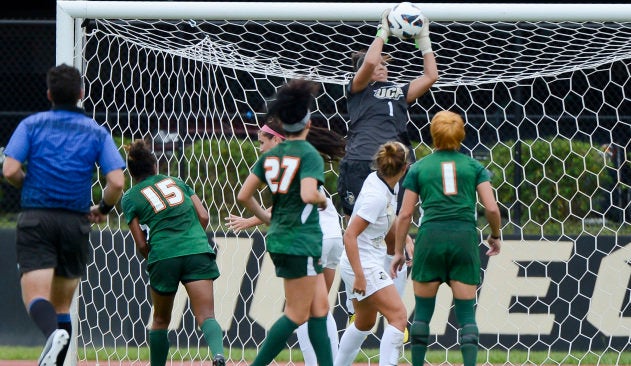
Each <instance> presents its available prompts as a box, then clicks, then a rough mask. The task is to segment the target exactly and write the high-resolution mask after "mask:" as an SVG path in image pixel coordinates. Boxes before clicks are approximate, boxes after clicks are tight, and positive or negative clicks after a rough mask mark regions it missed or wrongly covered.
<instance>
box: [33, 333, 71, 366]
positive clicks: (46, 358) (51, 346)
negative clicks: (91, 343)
mask: <svg viewBox="0 0 631 366" xmlns="http://www.w3.org/2000/svg"><path fill="white" fill-rule="evenodd" d="M69 339H70V336H69V335H68V332H66V330H65V329H57V330H55V331H54V332H53V334H51V335H50V337H48V340H47V341H46V345H45V346H44V350H43V351H42V354H41V355H40V356H39V360H38V361H37V365H38V366H58V365H57V355H59V352H61V350H63V349H64V346H65V345H66V344H67V343H68V340H69ZM59 366H60V365H59Z"/></svg>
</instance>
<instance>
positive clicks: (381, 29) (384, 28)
mask: <svg viewBox="0 0 631 366" xmlns="http://www.w3.org/2000/svg"><path fill="white" fill-rule="evenodd" d="M390 10H391V9H386V10H384V11H383V13H381V22H380V23H379V25H377V37H379V38H381V39H383V43H388V37H390V24H389V23H388V14H390Z"/></svg>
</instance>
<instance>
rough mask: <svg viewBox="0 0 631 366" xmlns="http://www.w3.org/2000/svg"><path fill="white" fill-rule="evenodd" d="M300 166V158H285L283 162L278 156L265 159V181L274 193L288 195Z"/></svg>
mask: <svg viewBox="0 0 631 366" xmlns="http://www.w3.org/2000/svg"><path fill="white" fill-rule="evenodd" d="M299 166H300V158H297V157H294V156H283V159H282V161H281V160H280V159H279V157H277V156H270V157H268V158H267V159H265V162H264V163H263V167H264V168H265V180H267V185H268V186H269V188H270V190H271V191H272V193H274V194H277V193H280V194H284V193H287V191H288V190H289V187H290V186H291V182H292V181H293V180H294V177H295V176H296V173H297V172H298V167H299Z"/></svg>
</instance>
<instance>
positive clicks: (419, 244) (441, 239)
mask: <svg viewBox="0 0 631 366" xmlns="http://www.w3.org/2000/svg"><path fill="white" fill-rule="evenodd" d="M479 244H480V236H479V234H478V230H477V229H476V228H475V227H474V226H473V225H471V224H469V223H460V222H449V223H439V224H436V223H434V224H432V223H429V224H423V225H421V227H420V228H419V231H418V234H417V236H416V241H415V244H414V260H413V261H412V273H411V277H412V279H413V280H414V281H418V282H434V281H440V282H446V283H449V281H451V280H456V281H460V282H462V283H465V284H469V285H479V284H480V250H479Z"/></svg>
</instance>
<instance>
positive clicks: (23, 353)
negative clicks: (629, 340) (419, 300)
mask: <svg viewBox="0 0 631 366" xmlns="http://www.w3.org/2000/svg"><path fill="white" fill-rule="evenodd" d="M225 351H226V355H227V356H229V358H230V359H231V360H233V361H241V360H245V361H246V362H251V361H252V360H254V357H255V356H256V350H253V349H246V350H241V349H237V348H232V349H230V348H226V350H225ZM40 352H41V347H8V346H0V360H37V358H38V357H39V354H40ZM378 354H379V350H378V349H364V350H362V352H360V354H359V355H358V356H357V359H356V360H355V362H357V363H360V362H368V360H369V359H370V362H371V363H377V362H378ZM405 356H406V357H405V358H406V359H407V360H411V356H410V353H409V347H408V350H407V351H406V354H405ZM170 357H172V358H173V359H174V360H183V361H189V360H208V359H209V357H208V350H207V349H205V348H201V349H199V351H198V350H197V349H190V350H182V351H176V350H174V349H172V351H171V354H170ZM79 359H80V360H90V361H94V360H97V359H98V360H99V361H104V360H115V361H137V360H143V361H148V360H149V350H148V349H147V348H136V347H131V348H127V349H125V348H122V347H118V348H116V349H114V348H102V349H99V350H94V349H89V350H87V351H85V350H83V349H80V350H79ZM276 361H278V362H289V361H293V362H300V361H302V354H301V353H300V351H299V350H297V349H296V350H293V351H290V350H287V349H286V350H283V351H282V352H281V353H280V354H279V355H278V356H277V357H276ZM427 361H428V362H430V363H432V364H438V363H445V362H447V363H451V364H462V357H461V355H460V352H459V351H458V350H457V349H455V350H451V351H444V350H443V351H439V350H431V351H429V352H428V354H427ZM401 363H405V361H404V360H402V361H401ZM478 363H479V364H511V365H578V364H581V365H596V364H598V365H631V352H623V353H618V352H614V351H574V352H572V353H570V354H568V353H567V352H546V351H537V352H534V351H533V352H528V351H510V352H507V351H502V350H491V351H483V350H481V351H479V352H478Z"/></svg>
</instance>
